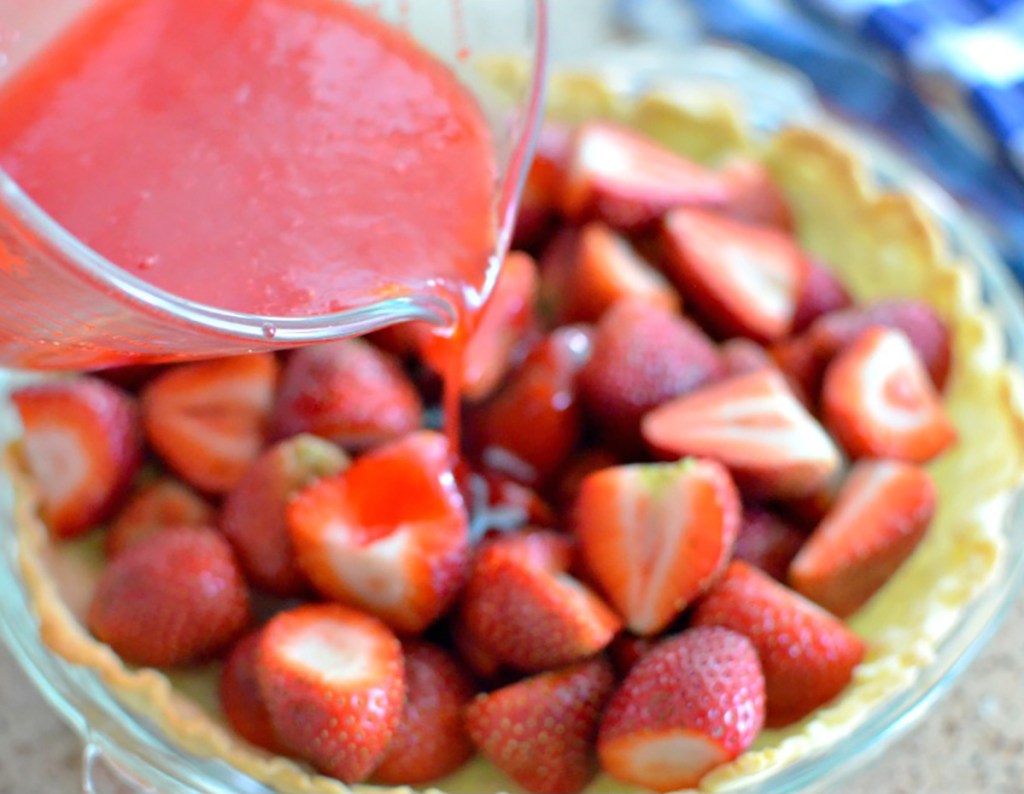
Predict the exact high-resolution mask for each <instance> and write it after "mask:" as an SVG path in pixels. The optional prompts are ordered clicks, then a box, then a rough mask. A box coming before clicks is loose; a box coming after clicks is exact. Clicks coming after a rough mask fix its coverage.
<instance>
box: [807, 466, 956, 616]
mask: <svg viewBox="0 0 1024 794" xmlns="http://www.w3.org/2000/svg"><path fill="white" fill-rule="evenodd" d="M935 499H936V494H935V485H934V484H933V483H932V480H931V477H930V476H929V475H928V473H927V472H926V471H925V470H924V469H920V468H918V467H917V466H913V465H911V464H908V463H899V462H897V461H885V460H882V461H862V462H860V463H858V464H857V465H856V466H854V468H853V470H852V471H851V472H850V476H849V477H848V478H847V480H846V483H845V484H844V485H843V488H842V490H841V491H840V492H839V496H838V498H837V499H836V503H835V505H834V506H833V508H832V510H831V511H830V512H829V514H828V515H827V516H826V517H825V520H824V521H822V522H821V524H820V525H819V526H818V528H817V529H815V530H814V532H813V533H812V534H811V536H810V538H808V540H807V543H806V544H805V545H804V547H803V548H802V549H801V550H800V553H799V554H798V555H797V556H796V559H794V560H793V563H792V565H791V566H790V569H789V582H790V584H791V585H792V586H793V587H794V589H796V590H797V591H798V592H800V593H802V594H803V595H805V596H806V597H807V598H809V599H811V600H812V601H814V602H815V603H818V604H820V605H821V606H823V607H825V609H827V610H829V611H830V612H832V613H834V614H836V615H838V616H839V617H847V616H849V615H852V614H853V613H854V612H856V611H857V610H858V609H860V607H861V606H863V605H864V603H866V602H867V600H868V599H869V598H871V596H873V595H874V594H875V593H876V592H877V591H878V590H879V589H880V588H881V587H882V585H884V584H885V583H886V582H887V581H888V580H889V578H890V577H891V576H892V575H893V574H894V573H895V572H896V571H897V570H898V569H899V567H900V566H901V565H902V564H903V563H904V561H906V559H907V557H909V556H910V554H911V553H912V552H913V551H914V549H915V548H917V545H918V543H920V542H921V540H922V538H923V537H924V534H925V532H926V531H927V529H928V525H929V523H930V522H931V519H932V515H933V514H934V512H935Z"/></svg>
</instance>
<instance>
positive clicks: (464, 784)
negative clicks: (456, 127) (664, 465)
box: [4, 62, 1024, 794]
mask: <svg viewBox="0 0 1024 794" xmlns="http://www.w3.org/2000/svg"><path fill="white" fill-rule="evenodd" d="M486 76H487V79H489V80H490V81H491V82H492V84H494V85H497V86H499V88H500V87H502V86H504V87H505V88H515V87H517V86H519V85H521V84H522V80H523V79H524V75H523V74H522V72H521V71H520V70H519V69H518V68H517V67H516V65H515V64H514V63H512V62H492V63H491V64H490V65H489V67H488V68H487V70H486ZM549 114H550V116H551V117H553V118H555V119H562V120H566V121H570V122H573V121H580V120H582V119H586V118H592V117H597V116H601V117H608V118H614V119H617V120H619V121H621V122H624V123H627V124H630V125H632V126H635V127H637V128H639V129H641V130H643V131H644V132H646V133H648V134H650V135H651V136H653V137H654V138H656V139H658V140H660V141H661V142H662V143H663V144H665V145H667V146H669V147H671V148H673V149H675V150H677V151H679V152H681V153H683V154H686V155H687V156H690V157H693V158H695V159H698V160H701V161H703V162H709V163H714V162H720V161H722V160H724V159H727V158H728V157H730V156H733V155H736V154H739V153H743V154H746V155H750V154H754V155H756V156H759V157H761V158H762V159H763V161H764V162H765V163H766V164H767V165H768V167H769V168H770V169H771V171H772V173H773V174H774V176H775V177H776V179H777V180H778V183H779V184H780V185H781V186H782V188H783V190H784V191H785V193H786V195H787V196H788V198H789V201H790V202H791V205H792V207H793V210H794V214H795V217H796V219H797V227H798V229H799V236H800V238H801V239H802V241H803V243H804V245H805V246H806V247H807V249H808V250H809V251H811V252H812V253H814V254H815V255H817V256H818V257H820V258H821V260H822V261H824V262H826V263H829V264H830V265H831V266H833V267H834V268H835V269H836V271H837V272H838V273H839V274H840V276H841V277H842V279H843V280H844V282H845V283H846V285H847V286H848V288H849V289H850V290H851V292H852V293H853V295H854V296H855V298H856V299H857V301H858V302H863V301H872V300H877V299H880V298H883V297H896V296H904V297H907V296H913V297H917V298H923V299H924V300H926V301H927V302H928V303H930V304H931V305H932V306H933V307H934V308H935V309H936V310H937V311H938V312H939V313H940V314H941V315H942V316H943V317H944V318H945V319H946V321H947V322H948V323H949V324H950V327H951V329H952V332H953V340H954V346H953V362H954V363H953V369H952V374H951V377H950V380H949V383H948V386H947V388H946V393H945V402H946V405H947V408H948V411H949V414H950V416H951V417H952V419H953V421H954V422H955V424H956V425H957V427H958V428H959V431H960V440H959V443H958V444H957V445H956V447H955V448H953V449H952V450H951V451H950V452H948V453H946V454H945V455H943V456H942V457H941V458H940V459H939V460H938V461H937V462H936V463H934V464H933V465H932V466H931V471H932V474H933V475H934V477H935V481H936V483H937V485H938V490H939V494H940V501H939V508H938V512H937V514H936V516H935V520H934V523H933V526H932V528H931V530H930V532H929V534H928V536H927V537H926V539H925V541H924V542H923V543H922V545H921V546H920V547H919V549H918V551H917V552H916V553H915V554H914V555H913V557H912V558H911V559H910V560H909V562H908V563H907V564H906V565H904V567H903V568H901V569H900V571H899V572H898V573H897V574H896V576H894V577H893V579H892V580H891V581H890V582H889V583H888V584H887V585H886V587H885V588H884V589H883V590H882V591H881V592H880V593H879V594H878V595H877V596H876V597H875V598H874V599H873V600H872V601H871V602H870V603H869V604H868V605H867V606H866V607H865V608H864V609H862V610H861V611H860V612H859V613H858V614H857V615H856V616H854V618H853V619H852V620H851V621H850V625H851V626H852V627H853V629H854V630H855V631H856V632H857V633H858V634H860V635H861V636H863V637H864V638H865V639H866V640H867V641H868V645H869V649H870V650H869V652H868V656H867V658H866V660H865V662H864V663H863V664H862V665H861V666H860V667H859V668H858V669H857V671H856V674H855V678H854V682H853V683H852V684H851V686H850V687H849V688H848V689H847V690H846V691H845V692H844V694H843V695H842V696H841V697H840V698H839V699H838V700H836V701H834V702H833V703H832V704H830V705H828V706H827V707H825V708H822V709H820V710H819V711H817V712H816V713H815V714H813V715H812V716H810V717H809V718H807V719H806V720H804V721H803V722H801V723H799V724H797V725H795V726H791V727H789V728H787V729H785V730H782V731H765V732H764V734H763V735H762V736H761V737H760V739H759V740H758V742H757V744H756V745H755V747H754V748H753V749H752V750H750V751H749V752H747V753H746V754H744V755H742V756H741V757H740V758H738V759H737V760H736V761H734V762H732V763H730V764H727V765H725V766H723V767H720V768H719V769H717V770H715V771H714V772H712V773H711V774H709V775H708V776H707V777H705V778H704V780H703V781H702V783H701V789H702V790H707V791H717V790H722V789H725V788H734V787H742V785H743V784H744V783H746V782H750V781H752V780H754V779H759V778H764V777H767V776H770V775H771V774H772V773H773V772H775V771H777V770H778V769H779V768H780V767H782V766H784V765H787V764H789V763H791V762H793V761H795V760H797V759H799V758H801V757H804V756H806V755H808V754H809V753H811V752H813V751H815V750H818V749H821V748H823V747H825V746H827V745H828V744H830V743H831V742H832V741H834V740H835V739H836V738H838V737H840V736H842V735H844V734H845V733H848V732H849V731H850V730H851V729H852V728H853V727H854V726H855V725H856V724H858V723H859V722H860V721H861V719H862V718H863V716H864V715H865V713H866V712H867V711H868V710H869V709H872V708H874V707H876V706H878V704H880V703H881V702H882V701H884V700H885V699H887V698H888V697H891V696H892V695H893V694H895V693H897V692H899V691H901V690H904V689H905V688H907V687H908V686H910V684H911V683H912V682H913V681H914V679H915V677H916V675H917V674H918V672H919V670H920V668H921V667H922V666H924V665H926V664H927V663H928V662H929V661H930V660H931V659H932V658H933V656H934V652H935V648H936V647H937V645H938V643H939V642H940V641H941V640H942V639H943V637H945V636H946V635H947V634H948V633H949V632H950V630H951V629H952V628H953V627H954V625H955V624H956V622H957V620H958V617H959V616H960V614H961V612H962V610H963V608H964V607H965V605H967V604H968V603H969V602H970V601H971V600H972V599H974V598H975V597H976V596H977V595H978V594H979V593H980V592H981V591H982V590H983V589H984V588H985V587H986V586H987V585H988V584H989V583H990V582H991V580H992V578H993V575H994V574H995V573H996V572H997V571H998V570H999V566H1000V564H1001V560H1002V557H1003V551H1004V543H1005V539H1004V537H1003V522H1004V518H1005V516H1006V513H1007V510H1008V507H1009V505H1010V501H1011V496H1012V495H1013V493H1014V491H1015V489H1016V488H1017V486H1018V485H1019V484H1020V482H1021V480H1022V475H1024V402H1022V394H1024V391H1022V389H1021V378H1020V374H1019V373H1018V372H1017V371H1016V370H1014V369H1011V368H1010V367H1009V366H1008V365H1007V363H1006V357H1005V351H1004V340H1003V336H1002V334H1001V332H1000V329H999V328H998V326H997V325H996V322H995V320H994V318H993V317H992V316H990V315H989V314H988V313H987V312H986V310H985V309H984V308H983V306H982V304H981V300H980V297H979V285H978V280H977V277H976V275H975V273H974V271H973V270H972V269H971V266H970V264H969V263H958V262H956V261H955V260H954V258H953V256H952V255H951V253H950V251H949V250H948V249H947V246H946V242H945V241H944V240H943V238H942V237H941V235H940V233H939V231H938V226H937V223H936V222H935V221H934V220H932V219H931V218H930V217H929V215H928V214H927V213H926V212H925V211H924V210H923V209H922V208H921V207H920V206H919V205H918V203H916V202H915V201H914V200H913V199H911V198H909V197H907V196H905V195H900V194H896V193H890V192H883V191H880V190H879V189H877V188H876V187H875V186H874V185H873V184H872V182H871V181H870V180H869V178H868V177H867V175H866V172H865V170H864V169H863V168H862V166H861V165H860V164H859V162H858V160H857V158H856V157H855V156H854V155H853V154H851V153H850V151H849V150H848V149H847V148H845V146H844V145H843V144H841V143H840V142H839V141H838V140H837V138H836V135H835V134H832V133H823V132H821V131H819V130H812V129H795V128H794V129H787V130H785V131H783V132H781V133H779V134H777V135H776V136H775V137H774V138H773V139H771V140H769V141H767V142H758V141H755V140H754V138H753V137H751V136H749V135H748V134H747V133H746V132H745V130H744V126H743V124H742V122H741V119H740V116H739V114H738V112H737V110H736V107H735V104H734V103H732V102H730V101H728V100H722V99H720V98H717V97H716V96H714V95H708V94H704V93H701V92H699V91H696V92H693V93H692V94H677V93H672V94H669V93H662V94H657V93H652V94H647V95H645V96H642V97H639V98H634V97H624V96H622V95H619V94H616V93H615V92H614V91H613V90H612V89H611V88H610V87H609V86H608V85H607V84H606V83H605V82H603V81H602V80H601V79H600V78H598V77H595V76H593V75H590V74H586V73H566V72H563V73H560V74H557V75H555V76H554V77H553V79H552V82H551V84H550V89H549ZM4 467H5V469H6V471H7V473H8V476H9V477H10V478H11V480H12V482H13V484H14V486H15V491H16V505H15V526H16V532H17V538H18V542H19V552H20V565H21V571H22V575H23V578H24V582H25V585H26V587H27V590H28V592H29V595H30V598H31V602H32V603H33V604H34V607H35V610H36V613H37V615H38V618H39V630H40V635H41V637H42V640H43V642H44V643H45V644H46V645H47V646H48V647H49V648H50V650H52V651H53V652H54V653H57V654H59V655H60V656H62V657H64V658H65V659H67V660H68V661H70V662H72V663H74V664H76V665H81V666H84V667H88V668H92V669H93V670H95V672H96V674H97V675H98V676H99V677H100V678H101V679H102V680H103V681H104V682H105V684H106V685H107V687H108V688H109V690H110V691H111V692H113V693H114V694H115V695H116V696H117V697H118V698H119V699H120V700H121V701H122V702H123V703H124V704H125V705H126V706H127V707H129V708H130V709H132V710H134V711H135V712H137V713H138V714H140V715H142V716H144V717H146V718H148V719H149V720H150V721H151V722H152V723H154V724H155V725H156V726H157V727H158V728H159V729H160V730H162V731H163V733H164V734H165V735H166V736H167V738H168V739H169V740H170V741H172V742H173V743H175V744H177V745H179V746H180V747H181V748H183V749H184V750H186V751H188V752H190V753H193V754H195V755H197V756H201V757H217V758H221V759H223V760H225V761H227V762H228V763H229V764H231V765H233V766H234V767H235V768H237V769H238V770H240V771H242V772H244V773H245V774H247V775H249V776H251V777H252V778H255V779H256V780H258V781H260V782H262V783H264V784H266V785H268V786H270V787H271V788H274V789H276V790H277V791H280V792H283V793H287V794H298V793H300V792H308V794H313V793H314V792H316V793H317V794H342V792H350V791H351V792H367V793H369V792H374V793H375V794H381V792H385V791H387V792H391V794H398V793H399V792H410V791H411V790H410V789H407V788H397V789H385V788H382V787H375V786H372V785H359V786H353V787H347V786H345V785H343V784H342V783H340V782H338V781H336V780H332V779H329V778H325V777H322V776H318V775H316V774H315V773H313V772H311V771H310V770H309V768H308V767H305V766H303V765H300V764H298V763H295V762H292V761H290V760H288V759H285V758H281V757H275V756H272V755H269V754H267V753H265V752H263V751H260V750H258V749H256V748H254V747H252V746H250V745H248V744H246V743H245V742H243V741H242V740H241V739H239V738H238V737H237V736H235V735H234V734H233V733H232V732H230V731H229V730H228V729H227V727H226V725H225V723H224V721H223V719H222V718H221V716H220V715H219V714H218V710H217V706H216V674H217V672H218V671H217V667H216V665H211V666H208V667H204V668H201V669H199V670H192V671H187V672H175V673H163V672H158V671H155V670H149V669H135V668H131V667H128V666H126V665H125V664H123V663H122V662H121V660H120V659H119V658H118V657H117V655H116V654H114V653H113V651H111V650H110V648H108V647H106V646H105V645H103V644H101V643H99V642H98V641H96V640H95V639H93V638H92V637H91V635H90V634H89V633H88V631H87V630H85V629H84V628H83V615H84V614H85V610H86V607H87V604H88V602H89V597H90V593H91V591H92V588H93V586H94V583H95V579H96V575H97V571H98V569H99V566H100V564H101V561H102V553H101V550H100V544H99V543H98V541H97V540H96V538H95V537H92V538H87V539H85V540H82V541H76V542H73V543H63V544H54V543H51V541H50V539H49V536H48V534H47V532H46V529H45V527H44V526H43V525H42V523H41V522H40V520H39V519H38V517H37V513H36V499H35V494H34V489H33V486H32V483H31V482H30V481H29V479H28V478H27V476H26V475H25V474H24V468H23V467H22V466H21V465H20V453H19V449H18V446H17V444H14V445H12V446H11V448H10V449H9V450H8V452H7V454H6V456H5V458H4ZM507 785H508V783H507V782H506V781H505V778H504V777H502V776H501V775H500V774H499V773H497V772H496V771H495V770H494V769H493V767H491V766H489V765H488V764H487V763H486V762H484V761H482V760H480V759H477V760H474V761H473V762H472V763H471V764H469V765H468V766H467V767H465V768H464V769H463V770H462V771H460V772H459V773H457V774H456V775H453V776H452V777H450V778H448V779H446V780H444V781H441V782H440V783H439V784H438V788H435V789H430V791H431V792H436V793H437V794H442V792H447V793H448V794H459V793H460V792H467V793H468V792H472V793H473V794H483V792H490V791H499V790H500V787H503V786H507ZM587 791H589V792H622V791H623V789H622V784H620V783H616V782H615V781H612V780H610V779H608V778H601V779H599V780H598V781H596V782H595V783H594V784H593V785H592V786H591V787H590V788H588V789H587Z"/></svg>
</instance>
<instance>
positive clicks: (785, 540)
mask: <svg viewBox="0 0 1024 794" xmlns="http://www.w3.org/2000/svg"><path fill="white" fill-rule="evenodd" d="M804 539H805V536H804V533H803V532H801V531H800V530H799V529H797V528H796V527H794V526H792V525H791V524H788V523H787V522H785V521H783V520H782V519H781V518H779V516H777V515H775V514H773V513H769V512H768V511H767V510H762V509H758V508H751V509H749V510H744V511H743V523H742V524H741V525H740V534H739V536H738V537H737V538H736V549H735V551H734V552H733V559H735V560H743V561H744V562H746V563H748V564H750V565H753V566H754V567H755V568H760V569H761V570H762V571H764V572H765V573H766V574H768V575H769V576H771V577H772V578H774V579H778V580H779V581H780V582H784V581H785V580H786V574H787V572H788V571H789V564H790V563H791V562H792V561H793V558H794V557H795V556H796V555H797V552H798V551H800V547H801V546H802V545H803V544H804Z"/></svg>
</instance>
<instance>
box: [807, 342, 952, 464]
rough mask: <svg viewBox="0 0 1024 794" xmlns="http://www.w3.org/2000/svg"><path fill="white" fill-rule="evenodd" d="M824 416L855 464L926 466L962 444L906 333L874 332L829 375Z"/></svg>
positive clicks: (837, 361) (840, 359) (851, 349)
mask: <svg viewBox="0 0 1024 794" xmlns="http://www.w3.org/2000/svg"><path fill="white" fill-rule="evenodd" d="M821 406H822V416H823V418H824V420H825V424H826V425H827V426H828V428H829V430H831V431H832V435H833V436H835V438H836V439H837V440H838V441H839V443H840V444H842V445H843V447H844V448H845V449H846V452H847V453H848V454H849V455H850V456H851V457H853V458H896V459H899V460H905V461H908V462H910V463H926V462H928V461H929V460H931V459H932V458H934V457H935V456H936V455H939V454H941V453H942V452H943V451H945V450H946V449H948V448H949V447H950V445H952V444H953V443H954V442H955V441H956V428H955V427H954V426H953V424H952V422H950V420H949V418H948V417H947V416H946V412H945V410H944V409H943V407H942V402H941V400H940V398H939V395H938V393H937V392H936V391H935V387H934V386H933V385H932V382H931V380H930V379H929V378H928V373H927V372H926V371H925V368H924V366H923V365H922V364H921V361H920V359H919V358H918V357H917V354H916V353H915V352H914V348H913V347H911V345H910V342H909V341H908V339H907V337H906V336H905V335H904V334H903V332H902V331H897V330H894V329H891V328H884V327H876V328H870V329H868V330H867V331H865V332H864V334H863V335H861V337H860V338H858V339H857V341H856V342H854V343H853V344H851V345H850V346H849V347H847V348H846V349H845V350H843V351H842V352H841V353H840V354H839V355H838V356H837V357H836V358H835V360H834V361H833V362H832V363H831V364H830V365H829V368H828V370H827V371H826V372H825V383H824V386H823V387H822V393H821Z"/></svg>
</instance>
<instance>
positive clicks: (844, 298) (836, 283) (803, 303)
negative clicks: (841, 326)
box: [793, 259, 853, 334]
mask: <svg viewBox="0 0 1024 794" xmlns="http://www.w3.org/2000/svg"><path fill="white" fill-rule="evenodd" d="M851 303H853V301H852V300H851V299H850V293H849V292H847V291H846V287H844V286H843V282H842V281H840V280H839V277H838V276H837V275H836V274H835V273H833V272H832V271H831V270H830V269H829V268H827V267H825V266H824V265H823V264H821V263H820V262H816V261H815V260H813V259H809V260H808V262H807V278H806V279H805V280H804V284H803V289H801V290H800V297H799V299H798V300H797V303H796V314H795V315H794V316H793V333H795V334H798V333H800V332H802V331H804V330H806V329H807V328H809V327H810V326H811V324H812V323H814V322H815V320H817V319H818V318H819V317H824V316H825V315H826V314H830V313H831V312H835V311H839V310H840V309H845V308H846V307H847V306H849V305H850V304H851Z"/></svg>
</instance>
